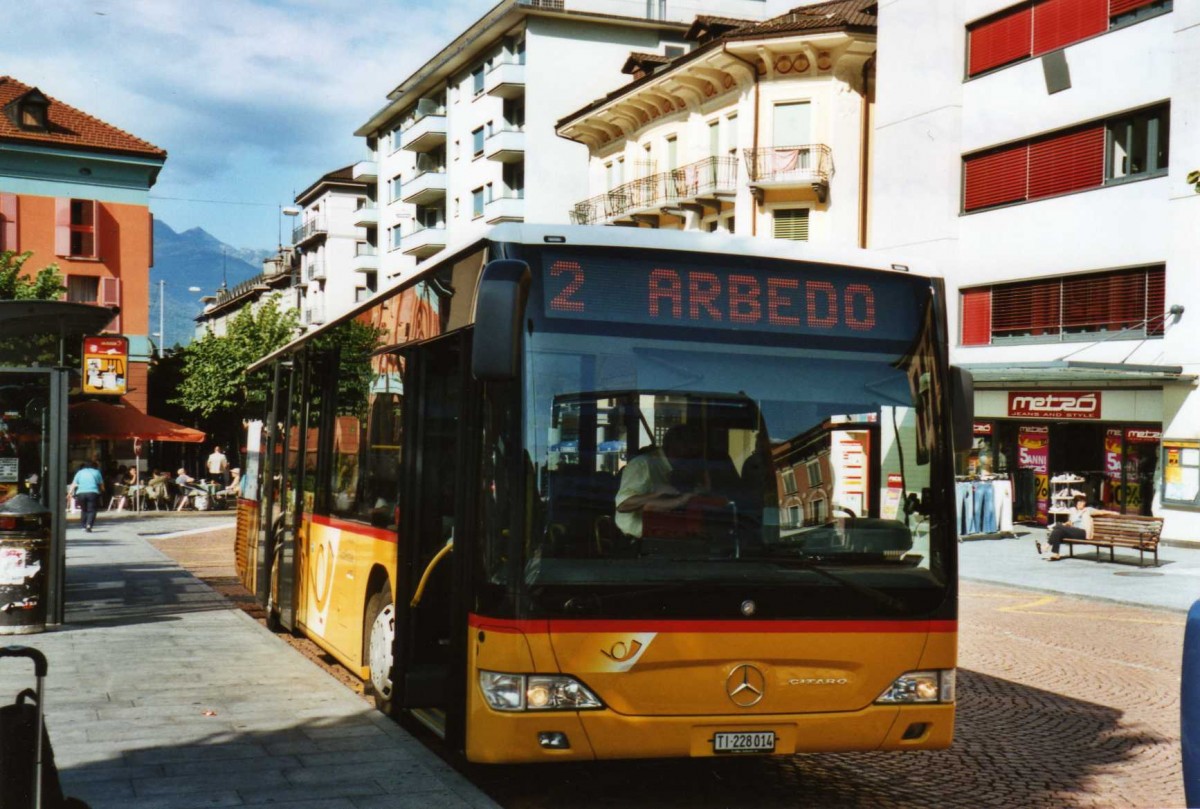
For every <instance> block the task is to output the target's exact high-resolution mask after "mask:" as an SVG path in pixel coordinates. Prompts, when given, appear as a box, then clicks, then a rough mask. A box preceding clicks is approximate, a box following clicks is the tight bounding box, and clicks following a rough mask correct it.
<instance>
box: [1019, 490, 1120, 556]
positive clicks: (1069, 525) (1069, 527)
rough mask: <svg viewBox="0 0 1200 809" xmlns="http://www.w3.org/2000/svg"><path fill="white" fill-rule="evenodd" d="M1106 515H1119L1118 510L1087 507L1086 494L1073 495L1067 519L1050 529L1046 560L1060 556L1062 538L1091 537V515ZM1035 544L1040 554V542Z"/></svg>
mask: <svg viewBox="0 0 1200 809" xmlns="http://www.w3.org/2000/svg"><path fill="white" fill-rule="evenodd" d="M1107 516H1113V517H1115V516H1119V512H1116V511H1105V510H1104V509H1101V508H1089V507H1088V504H1087V495H1084V494H1077V495H1075V500H1074V502H1073V503H1072V505H1071V512H1070V513H1069V514H1068V515H1067V521H1066V522H1060V523H1055V525H1054V527H1053V528H1051V529H1050V536H1049V542H1050V555H1049V556H1047V557H1045V559H1046V561H1047V562H1057V561H1058V560H1059V559H1061V558H1062V557H1061V556H1059V555H1058V549H1059V547H1060V546H1061V545H1062V541H1063V540H1064V539H1091V535H1092V517H1107ZM1036 544H1037V552H1038V553H1039V554H1041V552H1042V543H1041V542H1038V543H1036Z"/></svg>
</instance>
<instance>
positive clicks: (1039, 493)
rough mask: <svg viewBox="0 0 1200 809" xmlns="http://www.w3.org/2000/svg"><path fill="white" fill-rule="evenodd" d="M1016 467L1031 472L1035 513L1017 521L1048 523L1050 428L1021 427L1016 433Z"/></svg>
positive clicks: (1019, 515)
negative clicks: (1034, 520)
mask: <svg viewBox="0 0 1200 809" xmlns="http://www.w3.org/2000/svg"><path fill="white" fill-rule="evenodd" d="M1017 451H1018V466H1019V467H1020V468H1021V469H1028V470H1030V471H1031V472H1033V479H1034V498H1033V505H1034V507H1035V509H1034V510H1035V513H1033V514H1018V515H1017V518H1018V519H1036V520H1037V522H1038V524H1039V525H1047V524H1049V522H1050V428H1049V427H1045V426H1039V425H1029V426H1025V427H1022V428H1021V429H1020V431H1019V432H1018V433H1017Z"/></svg>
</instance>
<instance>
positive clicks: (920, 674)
mask: <svg viewBox="0 0 1200 809" xmlns="http://www.w3.org/2000/svg"><path fill="white" fill-rule="evenodd" d="M875 702H877V703H885V704H891V705H899V704H904V703H930V702H954V669H944V670H939V671H910V672H906V673H904V674H901V675H900V676H899V677H897V678H896V680H895V682H893V683H892V684H891V685H889V686H888V687H887V690H886V691H884V692H883V693H882V694H880V695H879V699H877V700H875Z"/></svg>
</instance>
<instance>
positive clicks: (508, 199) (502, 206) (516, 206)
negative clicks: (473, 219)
mask: <svg viewBox="0 0 1200 809" xmlns="http://www.w3.org/2000/svg"><path fill="white" fill-rule="evenodd" d="M483 217H484V220H485V221H486V222H487V223H488V224H489V225H495V224H498V223H500V222H524V221H525V192H524V191H510V192H509V193H508V194H506V195H505V196H500V197H494V198H492V199H491V200H489V201H488V202H487V203H486V204H485V205H484V206H483Z"/></svg>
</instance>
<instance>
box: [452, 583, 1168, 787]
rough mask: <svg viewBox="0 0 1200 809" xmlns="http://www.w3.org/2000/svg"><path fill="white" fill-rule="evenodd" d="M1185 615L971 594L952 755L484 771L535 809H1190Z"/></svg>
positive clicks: (1008, 593)
mask: <svg viewBox="0 0 1200 809" xmlns="http://www.w3.org/2000/svg"><path fill="white" fill-rule="evenodd" d="M1183 625H1184V616H1182V615H1179V614H1178V613H1173V612H1166V611H1157V610H1149V609H1142V608H1136V607H1130V606H1125V605H1118V604H1112V603H1105V602H1097V601H1090V600H1085V599H1079V598H1070V597H1063V596H1057V595H1044V594H1038V593H1030V592H1027V591H1020V590H1014V589H1011V588H1001V587H995V586H991V585H983V584H975V583H964V585H963V592H962V610H961V621H960V648H959V665H960V669H959V679H958V694H959V711H958V723H957V735H956V739H955V742H954V745H953V747H952V748H951V749H949V750H945V751H930V752H918V753H908V754H896V753H859V754H841V755H806V756H796V757H792V758H787V759H739V760H725V759H721V760H715V761H714V760H703V761H651V762H617V763H604V764H599V765H596V764H591V765H587V766H574V765H568V766H564V767H562V768H556V769H554V770H551V771H549V772H547V771H545V770H535V769H533V768H519V767H508V768H473V769H472V770H470V771H469V773H468V774H469V775H470V777H471V778H472V779H473V780H474V781H475V783H476V784H477V785H478V786H479V787H481V788H482V789H483V790H484V791H485V792H487V793H488V794H490V795H491V796H492V797H493V798H495V799H496V800H497V801H498V802H499V803H500V804H502V805H504V806H506V807H511V809H532V808H533V807H547V808H548V807H617V806H620V807H663V806H672V807H685V806H687V807H727V806H728V807H735V806H736V807H741V806H745V807H751V806H752V807H794V806H814V807H986V806H995V807H1005V808H1006V809H1007V808H1008V807H1179V806H1183V805H1184V799H1183V787H1182V774H1181V767H1180V761H1179V667H1180V658H1181V654H1182V642H1183Z"/></svg>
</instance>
